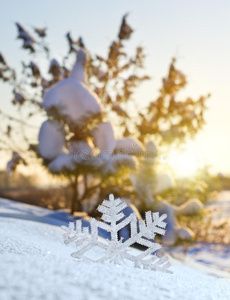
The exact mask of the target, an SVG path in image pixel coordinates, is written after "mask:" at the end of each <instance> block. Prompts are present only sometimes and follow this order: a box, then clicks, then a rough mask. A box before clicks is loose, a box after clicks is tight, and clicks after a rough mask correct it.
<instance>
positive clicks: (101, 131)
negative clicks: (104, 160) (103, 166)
mask: <svg viewBox="0 0 230 300" xmlns="http://www.w3.org/2000/svg"><path fill="white" fill-rule="evenodd" d="M92 136H93V138H94V143H95V146H97V147H98V148H99V149H100V150H101V154H102V156H106V155H107V156H110V155H111V154H112V153H113V151H114V148H115V145H116V140H115V138H114V132H113V127H112V124H111V123H110V122H104V123H99V124H98V125H97V126H96V127H95V128H94V129H93V130H92Z"/></svg>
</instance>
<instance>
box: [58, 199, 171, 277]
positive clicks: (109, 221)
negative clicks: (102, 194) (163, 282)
mask: <svg viewBox="0 0 230 300" xmlns="http://www.w3.org/2000/svg"><path fill="white" fill-rule="evenodd" d="M127 206H128V205H127V204H126V203H125V202H123V201H122V200H121V199H120V198H118V199H114V196H113V195H112V194H111V195H110V196H109V200H104V201H103V202H102V205H99V206H98V211H99V212H101V213H102V217H101V219H102V221H103V222H102V221H98V220H96V219H93V218H91V219H90V227H91V233H90V231H89V227H82V220H77V221H76V222H70V224H69V227H66V226H62V229H63V230H64V231H65V233H64V240H65V244H69V243H71V242H75V243H76V246H77V248H78V250H77V251H76V252H74V253H72V254H71V255H72V257H74V258H78V259H82V260H85V261H94V262H95V261H96V262H105V261H112V262H114V263H116V264H121V262H122V261H124V260H129V261H132V262H133V263H134V266H135V267H139V268H140V267H143V268H144V269H151V270H159V271H164V272H168V273H172V271H170V270H168V268H169V267H170V266H171V264H170V262H169V261H168V257H167V256H163V257H161V258H159V257H158V256H157V255H156V251H157V250H159V249H160V248H161V245H160V244H158V243H155V242H154V238H155V235H156V233H157V234H160V235H164V234H165V229H164V228H165V227H166V223H165V222H164V220H165V219H166V217H167V215H166V214H163V215H162V216H159V213H158V212H157V213H152V212H151V211H148V212H146V214H145V220H144V221H142V220H138V218H137V216H136V214H135V213H132V214H130V215H129V216H128V217H126V218H125V215H124V213H123V210H124V209H125V208H126V207H127ZM127 225H129V226H130V238H128V239H127V240H126V241H123V239H122V238H121V239H118V232H119V231H120V230H121V229H122V228H124V227H125V226H127ZM99 228H101V229H104V230H106V231H107V232H109V233H110V235H111V239H106V240H105V239H103V238H101V237H100V236H99V235H98V229H99ZM135 243H138V244H141V245H143V246H145V247H146V250H144V251H141V252H139V251H130V248H129V247H130V246H132V245H133V244H135ZM95 247H99V248H101V249H103V250H104V255H103V256H102V257H100V258H99V259H97V260H95V259H91V258H90V257H88V256H87V252H89V251H90V250H91V249H93V248H95ZM137 253H138V254H137Z"/></svg>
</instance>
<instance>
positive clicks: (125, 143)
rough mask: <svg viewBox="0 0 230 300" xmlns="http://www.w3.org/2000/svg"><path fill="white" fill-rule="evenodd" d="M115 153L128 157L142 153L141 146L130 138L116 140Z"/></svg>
mask: <svg viewBox="0 0 230 300" xmlns="http://www.w3.org/2000/svg"><path fill="white" fill-rule="evenodd" d="M115 151H117V152H119V153H120V152H121V153H125V154H130V155H140V154H142V153H143V152H144V150H143V145H142V144H141V143H140V142H139V141H137V140H135V139H133V138H131V137H125V138H123V139H117V140H116V147H115Z"/></svg>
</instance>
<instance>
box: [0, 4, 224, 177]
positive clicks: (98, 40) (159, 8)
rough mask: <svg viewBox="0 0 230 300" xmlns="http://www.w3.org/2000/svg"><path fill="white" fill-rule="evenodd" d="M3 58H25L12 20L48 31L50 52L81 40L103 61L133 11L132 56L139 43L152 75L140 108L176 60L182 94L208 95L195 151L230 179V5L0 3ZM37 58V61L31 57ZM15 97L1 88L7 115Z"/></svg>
mask: <svg viewBox="0 0 230 300" xmlns="http://www.w3.org/2000/svg"><path fill="white" fill-rule="evenodd" d="M0 7H1V12H0V14H1V17H0V41H1V43H0V51H2V52H3V53H4V54H5V56H6V59H7V61H8V62H9V64H10V65H12V66H19V65H20V60H21V59H22V58H23V57H28V56H25V55H24V51H23V50H21V49H20V47H21V44H22V43H21V41H16V40H15V38H16V34H17V33H16V27H15V25H14V22H15V21H19V22H21V23H22V25H24V26H25V27H26V28H27V29H28V30H29V31H31V32H32V28H31V26H32V25H34V26H37V27H42V26H47V27H48V28H49V29H48V36H49V42H50V45H51V48H52V49H53V52H52V53H51V55H52V56H53V57H55V58H60V57H62V56H63V54H65V53H66V47H67V45H66V40H65V37H64V36H65V34H66V32H67V31H69V30H70V31H71V33H72V36H73V37H74V38H77V37H78V36H79V35H81V36H83V38H84V41H85V43H86V45H87V48H88V49H90V50H91V52H92V53H97V54H103V53H105V51H106V50H107V46H108V45H109V44H110V42H111V40H112V39H113V38H114V37H115V35H116V34H117V31H118V27H119V25H120V20H121V16H122V15H123V14H124V13H126V12H130V16H129V18H128V21H129V23H130V24H131V26H132V27H133V28H134V29H135V33H134V34H133V36H132V41H131V42H130V43H129V45H130V49H133V48H134V47H135V46H137V45H139V44H141V45H142V46H144V48H145V50H146V53H147V55H148V57H147V61H146V73H147V74H149V75H150V76H152V78H153V80H151V82H148V83H145V84H144V85H143V86H142V87H141V88H140V89H139V91H138V92H137V93H136V97H137V99H138V100H140V102H141V103H143V101H145V99H146V101H149V100H152V99H154V97H155V96H156V95H157V90H158V88H159V86H160V82H161V79H162V77H163V76H164V75H166V72H167V70H168V66H169V62H170V60H171V58H172V57H173V56H176V57H178V64H177V66H178V68H179V69H181V70H182V71H183V72H184V73H185V74H186V75H187V76H188V82H189V84H188V86H187V88H186V90H185V91H184V93H183V95H185V96H186V95H187V96H192V97H194V98H196V97H197V98H198V96H199V95H202V94H203V95H206V94H207V93H209V92H210V93H211V94H212V97H211V98H210V100H209V102H208V107H209V110H208V112H207V113H206V121H207V125H206V126H205V128H204V130H203V131H202V132H201V133H200V134H199V135H198V136H197V138H196V140H195V143H194V144H193V145H192V146H190V151H191V149H195V151H196V153H199V156H200V157H201V158H202V159H204V160H205V162H206V163H208V164H211V165H213V166H214V170H215V171H217V172H219V171H220V172H223V173H230V159H229V155H230V141H229V137H230V84H229V83H230V17H229V16H230V1H228V0H222V1H218V0H216V1H213V0H207V1H201V0H193V1H184V0H180V1H179V0H178V1H176V0H175V1H170V0H167V1H166V0H161V1H160V0H158V1H154V0H148V1H147V0H142V1H140V0H139V1H134V0H125V1H124V0H116V1H108V0H104V1H102V0H98V1H95V0H92V1H89V0H84V1H76V0H65V1H59V0H56V1H54V0H52V1H51V0H50V1H47V0H46V1H44V0H39V1H31V0H21V1H18V0H11V1H4V0H2V1H0ZM31 59H33V57H31ZM10 100H11V94H10V92H9V90H7V89H5V88H4V87H3V85H2V84H0V107H1V108H3V109H4V110H5V111H7V110H9V109H10V107H11V105H10V104H7V103H10Z"/></svg>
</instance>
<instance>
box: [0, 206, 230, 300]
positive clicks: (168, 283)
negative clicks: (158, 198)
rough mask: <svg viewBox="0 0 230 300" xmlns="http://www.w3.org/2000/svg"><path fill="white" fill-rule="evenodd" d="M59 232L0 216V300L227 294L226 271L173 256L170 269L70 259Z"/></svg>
mask: <svg viewBox="0 0 230 300" xmlns="http://www.w3.org/2000/svg"><path fill="white" fill-rule="evenodd" d="M27 208H28V207H27ZM31 210H32V208H31ZM35 211H36V210H35ZM35 211H34V213H35ZM6 212H7V208H6V207H5V213H6ZM7 213H9V210H8V212H7ZM43 213H44V211H43ZM35 214H36V213H35ZM39 214H40V216H41V214H42V209H41V210H40V213H38V211H37V215H39ZM5 216H6V215H5ZM37 217H39V216H37ZM62 235H63V231H62V230H61V228H60V227H58V226H53V225H49V224H43V223H40V222H35V221H31V220H22V219H17V218H12V217H0V267H1V272H0V274H1V275H0V276H1V277H0V299H1V300H15V299H16V300H26V299H30V300H33V299H42V300H46V299H47V300H51V299H55V300H59V299H60V300H62V299H78V300H94V299H95V300H96V299H98V300H99V299H100V300H107V299H111V300H113V299H130V300H131V299H132V300H135V299H138V300H141V299H185V300H186V299H196V300H199V299H202V300H203V299H218V300H219V299H221V300H228V299H230V276H228V274H227V273H224V272H222V273H221V272H217V271H216V270H215V269H211V268H207V269H203V268H202V267H200V266H199V264H195V263H194V262H191V261H190V262H189V261H185V262H180V261H177V260H173V259H171V262H172V268H171V269H172V271H173V272H174V273H173V274H167V273H161V272H154V271H150V270H142V269H135V268H134V267H133V266H131V265H129V264H127V265H126V264H124V265H121V266H117V265H114V264H111V263H104V264H99V263H93V262H83V261H79V260H74V259H73V258H72V257H71V256H70V254H71V253H72V252H73V251H74V250H76V249H75V247H74V245H71V244H70V245H68V246H66V245H65V244H64V242H63V237H62ZM133 251H136V250H133Z"/></svg>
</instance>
